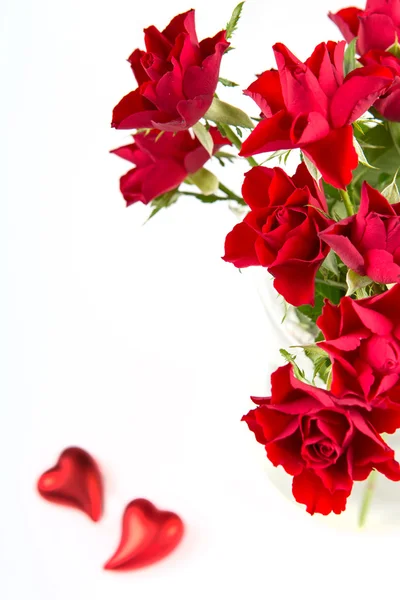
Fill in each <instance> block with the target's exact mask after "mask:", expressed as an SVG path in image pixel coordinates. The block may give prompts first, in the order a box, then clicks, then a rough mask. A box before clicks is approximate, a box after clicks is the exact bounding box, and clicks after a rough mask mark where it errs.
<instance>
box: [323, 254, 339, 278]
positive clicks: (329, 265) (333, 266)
mask: <svg viewBox="0 0 400 600" xmlns="http://www.w3.org/2000/svg"><path fill="white" fill-rule="evenodd" d="M321 269H327V270H328V271H331V273H333V274H334V275H336V277H339V276H340V273H339V267H338V264H337V259H336V254H335V253H334V251H333V250H329V253H328V256H327V257H326V258H325V260H324V262H323V263H322V265H321Z"/></svg>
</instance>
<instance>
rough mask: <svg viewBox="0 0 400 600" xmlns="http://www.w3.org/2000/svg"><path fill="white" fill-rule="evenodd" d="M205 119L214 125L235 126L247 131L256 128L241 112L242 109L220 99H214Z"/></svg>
mask: <svg viewBox="0 0 400 600" xmlns="http://www.w3.org/2000/svg"><path fill="white" fill-rule="evenodd" d="M204 117H205V119H207V120H209V121H213V122H214V123H224V124H225V125H235V126H236V127H245V128H246V129H253V127H254V125H253V122H252V121H251V119H250V117H248V116H247V115H246V113H245V112H243V111H242V110H240V108H236V106H231V105H230V104H227V103H226V102H222V101H221V100H219V98H214V99H213V101H212V104H211V106H210V108H209V109H208V111H207V112H206V114H205V115H204Z"/></svg>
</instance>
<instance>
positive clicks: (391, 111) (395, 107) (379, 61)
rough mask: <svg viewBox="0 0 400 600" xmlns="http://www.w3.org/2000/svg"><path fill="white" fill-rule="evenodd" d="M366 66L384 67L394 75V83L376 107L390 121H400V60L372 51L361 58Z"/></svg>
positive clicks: (376, 103) (377, 102)
mask: <svg viewBox="0 0 400 600" xmlns="http://www.w3.org/2000/svg"><path fill="white" fill-rule="evenodd" d="M360 62H361V63H362V64H363V65H365V66H368V65H382V66H384V67H387V68H388V69H390V70H391V71H392V73H393V83H392V85H391V86H390V87H389V88H388V89H387V91H386V92H385V93H384V94H383V95H382V96H381V97H380V98H379V99H378V100H377V101H376V102H375V104H374V107H375V108H376V110H377V111H379V112H380V113H381V115H382V116H384V117H385V119H388V120H389V121H400V60H399V59H398V58H397V57H396V56H393V54H391V53H390V52H384V51H383V50H370V51H369V52H367V54H364V56H362V57H361V58H360Z"/></svg>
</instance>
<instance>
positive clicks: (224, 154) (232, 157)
mask: <svg viewBox="0 0 400 600" xmlns="http://www.w3.org/2000/svg"><path fill="white" fill-rule="evenodd" d="M214 156H215V157H216V158H219V159H222V161H223V159H225V160H227V161H229V162H231V163H233V162H235V159H236V158H237V156H235V155H234V154H230V153H229V152H222V151H219V152H216V153H215V154H214Z"/></svg>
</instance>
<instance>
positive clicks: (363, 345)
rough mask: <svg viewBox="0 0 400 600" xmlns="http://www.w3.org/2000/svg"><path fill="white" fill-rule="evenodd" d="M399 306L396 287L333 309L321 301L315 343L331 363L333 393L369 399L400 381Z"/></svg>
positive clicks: (348, 300)
mask: <svg viewBox="0 0 400 600" xmlns="http://www.w3.org/2000/svg"><path fill="white" fill-rule="evenodd" d="M399 306H400V285H399V284H396V285H395V286H394V287H393V288H392V289H390V290H389V291H387V292H384V293H383V294H379V295H377V296H371V297H369V298H364V299H362V300H353V299H352V298H350V297H349V296H346V297H344V298H342V299H341V300H340V303H339V304H338V305H337V306H335V305H333V304H331V303H330V302H329V301H325V306H324V308H323V311H322V315H321V316H320V317H319V318H318V319H317V325H318V327H319V328H320V329H321V331H322V333H323V334H324V337H325V341H322V342H318V345H319V346H321V348H323V349H324V350H326V352H328V354H329V356H330V358H331V360H332V374H333V379H332V392H333V393H334V394H336V395H337V396H340V395H342V394H344V393H347V392H348V391H353V392H355V393H357V394H360V395H362V396H365V398H366V399H367V400H368V401H372V400H373V399H374V398H375V397H378V396H384V394H385V393H386V392H387V391H388V390H390V389H391V388H392V387H393V386H395V385H397V384H398V383H399V382H400V311H399Z"/></svg>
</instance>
